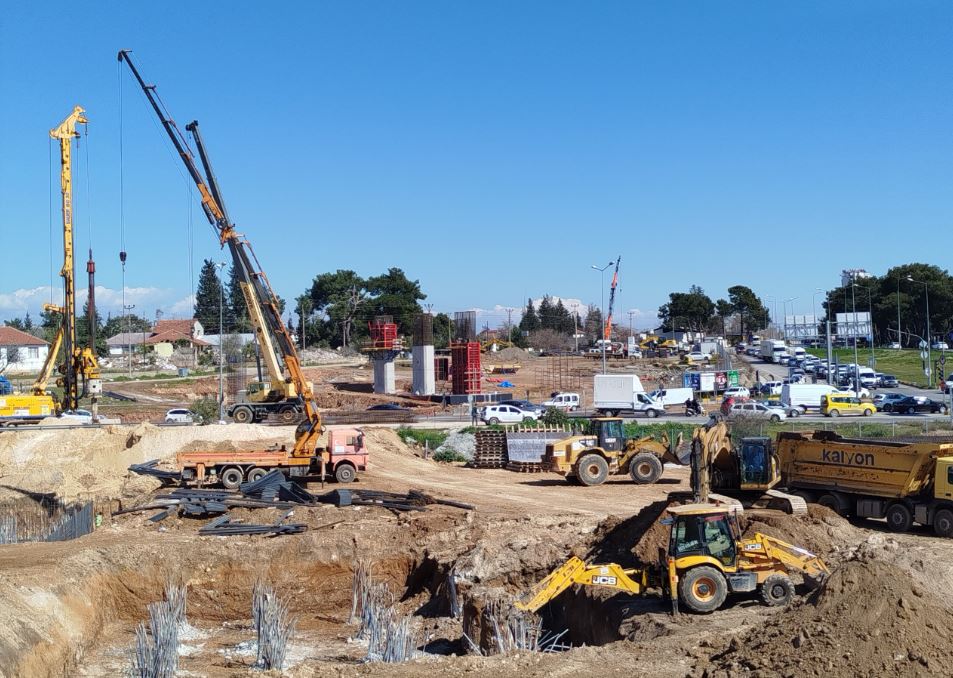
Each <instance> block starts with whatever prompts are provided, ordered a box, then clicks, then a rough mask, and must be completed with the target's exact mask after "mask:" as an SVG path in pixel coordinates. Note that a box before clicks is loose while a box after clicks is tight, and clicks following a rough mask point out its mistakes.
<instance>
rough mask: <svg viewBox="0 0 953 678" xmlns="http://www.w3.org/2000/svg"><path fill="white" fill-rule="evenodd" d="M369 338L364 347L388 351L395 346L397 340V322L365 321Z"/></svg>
mask: <svg viewBox="0 0 953 678" xmlns="http://www.w3.org/2000/svg"><path fill="white" fill-rule="evenodd" d="M367 328H368V329H369V330H370V333H371V338H370V341H368V343H367V346H366V348H367V349H373V350H382V351H390V350H393V349H394V348H396V346H395V344H396V342H397V323H390V322H382V321H378V320H375V321H373V322H369V323H367Z"/></svg>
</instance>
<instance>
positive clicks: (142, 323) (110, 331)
mask: <svg viewBox="0 0 953 678" xmlns="http://www.w3.org/2000/svg"><path fill="white" fill-rule="evenodd" d="M150 331H152V323H151V322H149V321H148V320H146V319H145V318H142V317H140V316H138V315H136V314H134V313H129V314H127V315H126V317H125V318H124V317H123V316H121V315H115V316H110V317H109V319H108V320H107V321H106V324H105V325H103V336H104V337H105V338H106V339H109V337H114V336H116V335H117V334H121V333H122V332H150Z"/></svg>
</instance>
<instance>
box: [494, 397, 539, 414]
mask: <svg viewBox="0 0 953 678" xmlns="http://www.w3.org/2000/svg"><path fill="white" fill-rule="evenodd" d="M499 404H500V405H512V406H513V407H518V408H519V409H521V410H526V411H527V412H535V413H536V415H537V416H540V415H542V414H543V412H545V411H546V408H545V407H543V406H542V405H536V404H535V403H531V402H530V401H528V400H518V399H517V400H501V401H500V402H499Z"/></svg>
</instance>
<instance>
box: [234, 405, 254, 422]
mask: <svg viewBox="0 0 953 678" xmlns="http://www.w3.org/2000/svg"><path fill="white" fill-rule="evenodd" d="M254 418H255V415H254V414H253V413H252V411H251V408H250V407H236V408H235V409H234V410H233V411H232V419H234V420H235V423H237V424H250V423H251V422H252V420H253V419H254Z"/></svg>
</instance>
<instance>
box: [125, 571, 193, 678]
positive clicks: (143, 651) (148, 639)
mask: <svg viewBox="0 0 953 678" xmlns="http://www.w3.org/2000/svg"><path fill="white" fill-rule="evenodd" d="M185 608H186V588H185V586H184V585H174V584H172V583H167V584H166V585H165V600H162V601H160V602H158V603H150V604H149V607H148V610H149V630H148V631H146V625H145V624H144V623H142V622H140V623H139V625H138V626H137V627H136V652H135V656H134V657H133V667H132V672H133V675H134V676H138V678H172V676H174V675H175V671H176V668H177V667H178V663H179V652H178V649H179V629H180V628H181V627H182V626H184V625H185V623H186V620H185Z"/></svg>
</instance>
